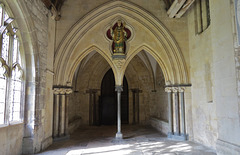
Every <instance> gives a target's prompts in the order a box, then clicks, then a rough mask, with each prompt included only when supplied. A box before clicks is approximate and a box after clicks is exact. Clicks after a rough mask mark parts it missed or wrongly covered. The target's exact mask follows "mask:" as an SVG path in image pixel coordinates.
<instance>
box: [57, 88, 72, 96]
mask: <svg viewBox="0 0 240 155" xmlns="http://www.w3.org/2000/svg"><path fill="white" fill-rule="evenodd" d="M72 92H73V90H72V88H67V87H65V88H53V93H54V94H55V95H69V94H71V93H72Z"/></svg>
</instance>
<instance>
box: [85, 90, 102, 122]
mask: <svg viewBox="0 0 240 155" xmlns="http://www.w3.org/2000/svg"><path fill="white" fill-rule="evenodd" d="M98 91H99V89H89V90H87V91H86V93H88V94H89V125H98V124H99V113H98V110H99V107H98V106H99V105H98V103H97V92H98Z"/></svg>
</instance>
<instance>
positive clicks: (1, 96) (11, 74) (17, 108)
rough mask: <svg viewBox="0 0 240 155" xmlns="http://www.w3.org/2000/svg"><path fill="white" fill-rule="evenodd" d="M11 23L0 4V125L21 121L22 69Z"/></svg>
mask: <svg viewBox="0 0 240 155" xmlns="http://www.w3.org/2000/svg"><path fill="white" fill-rule="evenodd" d="M13 21H14V19H13V18H12V17H9V15H8V13H7V12H6V10H5V8H4V5H3V4H0V45H1V46H0V125H3V124H5V125H8V124H12V123H17V122H21V121H22V120H23V90H24V89H23V69H22V64H21V55H20V48H19V44H20V42H19V39H18V32H17V28H15V26H14V23H13Z"/></svg>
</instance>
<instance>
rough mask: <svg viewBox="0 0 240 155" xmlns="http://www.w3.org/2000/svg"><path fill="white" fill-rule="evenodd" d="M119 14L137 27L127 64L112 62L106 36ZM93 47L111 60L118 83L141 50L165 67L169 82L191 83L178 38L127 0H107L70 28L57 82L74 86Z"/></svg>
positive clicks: (60, 51)
mask: <svg viewBox="0 0 240 155" xmlns="http://www.w3.org/2000/svg"><path fill="white" fill-rule="evenodd" d="M118 17H121V18H123V19H125V20H126V21H127V22H128V23H129V24H130V25H131V26H132V27H133V28H134V29H133V31H134V37H133V39H132V40H131V42H129V45H130V47H129V49H128V53H127V57H126V63H125V61H112V58H111V52H110V49H109V42H108V40H107V39H106V35H105V33H106V29H107V28H108V26H109V25H106V23H112V21H113V20H115V19H116V18H118ZM96 34H98V35H96ZM143 34H148V35H147V38H145V39H144V40H142V38H143V37H141V36H142V35H143ZM92 38H94V39H92ZM86 40H91V42H86ZM93 49H95V50H96V51H97V52H99V53H100V54H101V55H102V56H103V57H104V58H105V59H106V60H107V61H108V63H109V64H110V66H111V68H112V69H113V72H114V75H115V80H116V84H117V85H121V83H122V78H123V75H124V70H125V68H126V66H127V62H130V60H131V58H132V57H134V55H136V54H137V53H138V52H139V51H141V50H146V51H148V52H149V53H151V54H152V55H153V57H154V58H155V59H156V60H157V62H158V63H159V65H160V66H161V68H162V70H163V73H164V77H165V80H166V81H165V83H166V85H169V84H188V83H189V75H188V69H187V67H186V63H185V60H184V58H183V55H182V52H181V50H180V48H179V47H178V45H177V43H176V41H175V39H174V38H173V37H172V35H171V34H170V32H169V31H168V30H167V28H166V27H165V26H164V25H163V24H162V23H161V22H160V21H159V20H157V19H156V18H154V16H152V15H151V14H149V13H148V12H146V11H145V10H144V9H142V8H140V7H139V6H136V5H134V4H133V3H130V2H123V1H114V2H109V3H106V4H105V5H103V6H102V7H99V8H97V9H95V10H93V11H92V12H90V13H89V14H87V15H86V16H85V18H83V19H82V20H79V21H78V22H77V23H76V24H75V25H74V26H73V27H72V28H71V29H70V30H69V32H68V33H67V35H66V36H65V37H64V39H63V40H62V41H61V43H60V46H59V47H58V48H57V51H56V57H55V61H54V66H55V71H54V72H55V73H56V75H55V80H54V84H55V85H71V84H72V77H73V74H74V72H75V70H76V68H77V65H78V63H79V62H80V61H81V60H82V59H83V58H84V57H85V56H86V55H87V54H88V53H89V52H90V51H92V50H93ZM79 51H80V52H79ZM70 60H71V61H70ZM61 62H65V63H61Z"/></svg>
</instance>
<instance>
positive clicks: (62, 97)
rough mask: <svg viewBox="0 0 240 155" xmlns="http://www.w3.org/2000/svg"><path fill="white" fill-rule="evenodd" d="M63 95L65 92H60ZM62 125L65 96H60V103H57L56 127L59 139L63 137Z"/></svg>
mask: <svg viewBox="0 0 240 155" xmlns="http://www.w3.org/2000/svg"><path fill="white" fill-rule="evenodd" d="M61 93H65V92H61ZM64 124H65V94H61V95H60V102H59V126H58V133H59V137H62V136H64V127H65V126H64Z"/></svg>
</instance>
